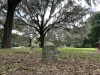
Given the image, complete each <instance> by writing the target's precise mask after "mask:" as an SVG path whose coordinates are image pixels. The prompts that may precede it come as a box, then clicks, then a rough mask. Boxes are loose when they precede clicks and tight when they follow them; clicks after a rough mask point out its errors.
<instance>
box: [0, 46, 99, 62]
mask: <svg viewBox="0 0 100 75" xmlns="http://www.w3.org/2000/svg"><path fill="white" fill-rule="evenodd" d="M57 49H58V50H59V51H60V52H61V54H62V55H61V57H62V58H64V57H66V56H70V57H73V58H84V59H92V60H100V53H98V52H97V48H57ZM32 50H37V51H39V52H40V53H42V49H41V48H29V47H25V48H10V49H0V54H6V55H7V54H12V53H15V52H18V51H21V52H30V51H32Z"/></svg>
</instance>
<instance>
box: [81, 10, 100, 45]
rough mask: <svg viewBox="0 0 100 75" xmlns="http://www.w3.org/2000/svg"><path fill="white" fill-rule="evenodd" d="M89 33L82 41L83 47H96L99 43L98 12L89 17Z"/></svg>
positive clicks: (99, 16)
mask: <svg viewBox="0 0 100 75" xmlns="http://www.w3.org/2000/svg"><path fill="white" fill-rule="evenodd" d="M88 24H89V25H90V33H89V34H88V38H85V39H84V41H83V46H84V47H97V45H98V44H100V12H97V13H95V14H94V15H93V16H92V17H90V18H89V20H88Z"/></svg>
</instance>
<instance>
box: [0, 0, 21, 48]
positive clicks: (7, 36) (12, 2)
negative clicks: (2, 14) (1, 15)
mask: <svg viewBox="0 0 100 75" xmlns="http://www.w3.org/2000/svg"><path fill="white" fill-rule="evenodd" d="M20 1H21V0H8V8H7V17H6V21H5V24H4V33H3V39H2V45H1V48H11V47H12V43H11V40H12V27H13V16H14V11H15V8H16V6H17V5H18V3H19V2H20Z"/></svg>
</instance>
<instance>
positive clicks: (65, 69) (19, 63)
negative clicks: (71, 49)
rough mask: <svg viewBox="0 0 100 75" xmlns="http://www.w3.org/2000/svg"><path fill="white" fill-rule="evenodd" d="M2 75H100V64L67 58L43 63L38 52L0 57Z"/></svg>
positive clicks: (0, 73) (17, 53) (0, 72)
mask: <svg viewBox="0 0 100 75" xmlns="http://www.w3.org/2000/svg"><path fill="white" fill-rule="evenodd" d="M0 75H100V63H99V62H98V61H91V60H88V59H82V58H72V57H70V56H66V57H64V58H62V59H60V60H58V61H49V62H48V61H46V62H44V61H41V54H40V53H39V52H37V51H32V52H26V53H25V52H16V53H14V54H9V55H0Z"/></svg>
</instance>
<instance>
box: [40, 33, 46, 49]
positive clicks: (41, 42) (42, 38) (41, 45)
mask: <svg viewBox="0 0 100 75" xmlns="http://www.w3.org/2000/svg"><path fill="white" fill-rule="evenodd" d="M44 37H45V36H44V35H43V34H40V48H43V47H44Z"/></svg>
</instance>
